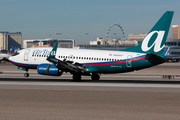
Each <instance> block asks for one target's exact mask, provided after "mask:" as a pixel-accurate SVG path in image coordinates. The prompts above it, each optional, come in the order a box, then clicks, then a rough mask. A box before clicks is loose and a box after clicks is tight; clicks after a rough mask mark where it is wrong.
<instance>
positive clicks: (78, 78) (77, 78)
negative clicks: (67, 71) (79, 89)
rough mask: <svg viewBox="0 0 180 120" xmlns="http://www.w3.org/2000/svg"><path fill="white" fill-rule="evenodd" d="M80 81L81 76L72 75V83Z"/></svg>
mask: <svg viewBox="0 0 180 120" xmlns="http://www.w3.org/2000/svg"><path fill="white" fill-rule="evenodd" d="M79 80H81V74H73V81H79Z"/></svg>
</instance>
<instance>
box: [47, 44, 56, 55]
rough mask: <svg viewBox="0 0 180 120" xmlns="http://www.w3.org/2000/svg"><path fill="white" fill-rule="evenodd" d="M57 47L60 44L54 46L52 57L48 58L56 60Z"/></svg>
mask: <svg viewBox="0 0 180 120" xmlns="http://www.w3.org/2000/svg"><path fill="white" fill-rule="evenodd" d="M57 47H58V42H57V43H56V44H55V45H54V47H53V49H52V51H51V52H50V55H49V57H48V58H55V56H56V51H57Z"/></svg>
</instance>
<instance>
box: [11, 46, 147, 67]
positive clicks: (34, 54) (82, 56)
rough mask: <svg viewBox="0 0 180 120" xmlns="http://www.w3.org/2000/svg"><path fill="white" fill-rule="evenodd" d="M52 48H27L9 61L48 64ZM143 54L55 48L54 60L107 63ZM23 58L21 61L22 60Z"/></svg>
mask: <svg viewBox="0 0 180 120" xmlns="http://www.w3.org/2000/svg"><path fill="white" fill-rule="evenodd" d="M51 50H52V48H28V49H23V50H20V51H19V54H18V55H16V56H13V57H10V58H9V60H10V61H13V62H15V63H22V64H34V65H39V64H42V63H50V62H49V61H47V60H46V59H47V56H48V55H49V54H50V52H51ZM143 55H145V54H143V53H134V52H124V51H123V52H121V51H106V50H85V49H67V48H57V53H56V58H57V59H59V60H64V59H66V60H69V61H73V62H74V63H75V62H78V63H81V64H85V63H99V62H101V63H102V62H107V61H121V60H125V59H127V60H128V59H132V58H135V57H140V56H143ZM22 58H23V59H22Z"/></svg>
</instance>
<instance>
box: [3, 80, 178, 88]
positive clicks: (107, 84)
mask: <svg viewBox="0 0 180 120" xmlns="http://www.w3.org/2000/svg"><path fill="white" fill-rule="evenodd" d="M0 85H34V86H37V85H39V86H79V87H82V86H83V87H85V86H87V87H93V86H94V87H135V88H146V87H147V88H180V85H179V84H178V85H176V84H143V83H134V84H133V83H79V82H78V83H75V82H72V83H71V82H7V81H1V82H0Z"/></svg>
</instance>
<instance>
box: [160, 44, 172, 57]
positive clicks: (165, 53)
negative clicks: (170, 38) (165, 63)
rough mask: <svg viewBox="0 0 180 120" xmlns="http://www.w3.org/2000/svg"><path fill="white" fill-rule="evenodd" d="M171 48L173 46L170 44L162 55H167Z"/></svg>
mask: <svg viewBox="0 0 180 120" xmlns="http://www.w3.org/2000/svg"><path fill="white" fill-rule="evenodd" d="M170 48H171V46H169V47H168V48H167V49H166V50H165V51H164V53H163V54H162V55H163V56H166V55H167V54H168V52H169V50H170Z"/></svg>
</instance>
